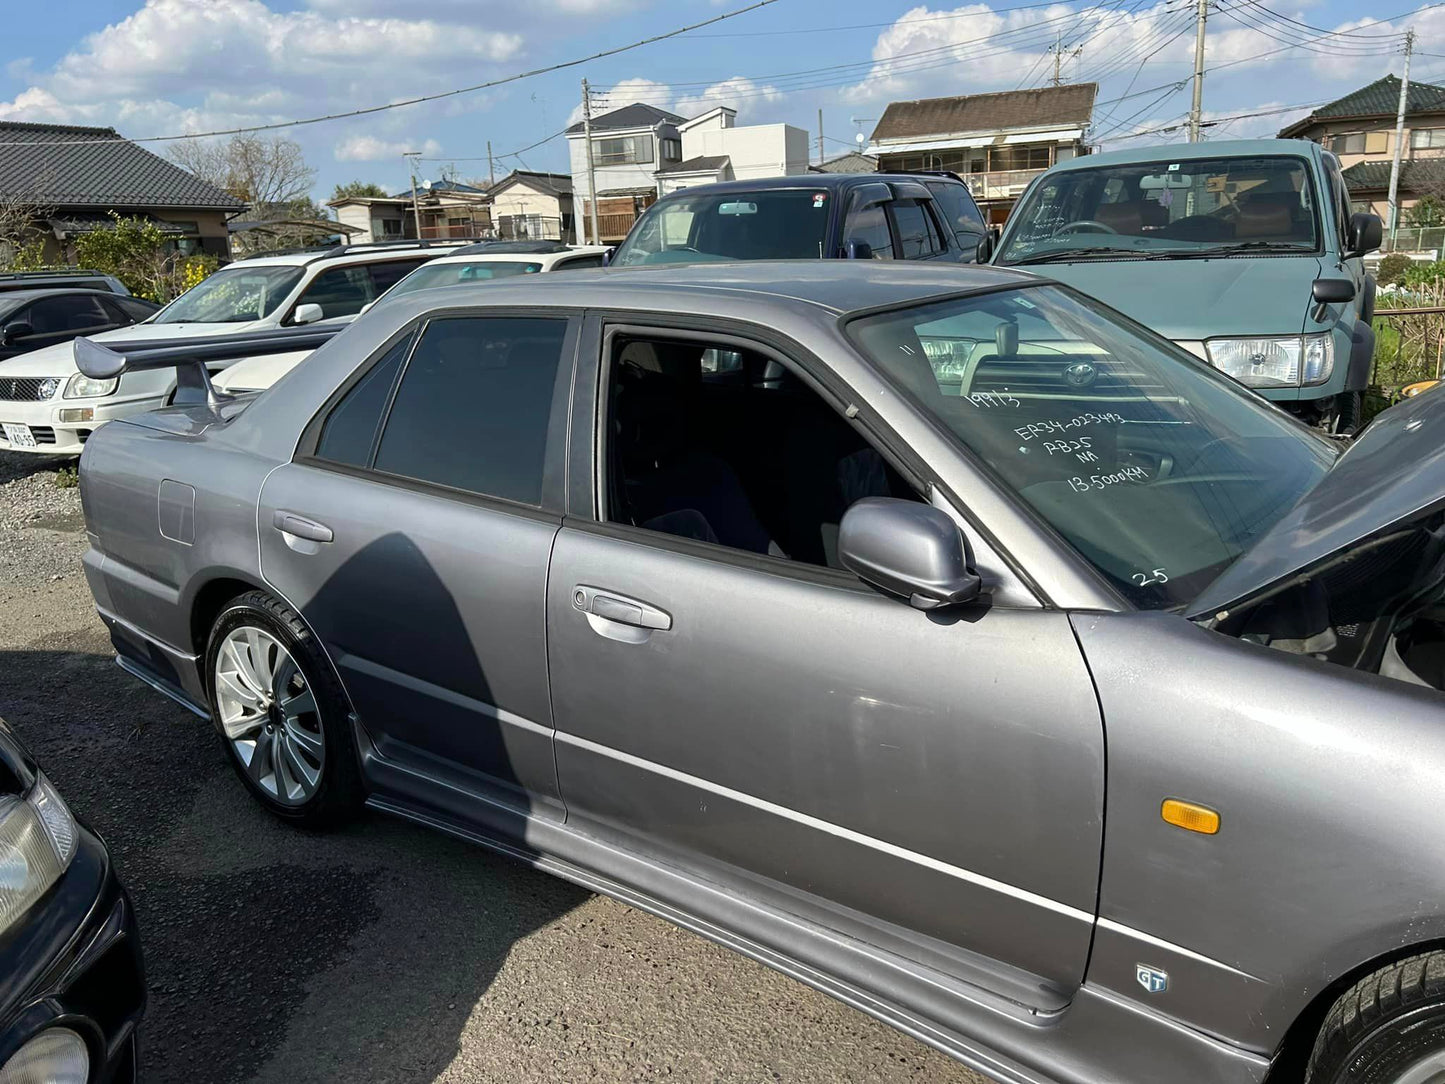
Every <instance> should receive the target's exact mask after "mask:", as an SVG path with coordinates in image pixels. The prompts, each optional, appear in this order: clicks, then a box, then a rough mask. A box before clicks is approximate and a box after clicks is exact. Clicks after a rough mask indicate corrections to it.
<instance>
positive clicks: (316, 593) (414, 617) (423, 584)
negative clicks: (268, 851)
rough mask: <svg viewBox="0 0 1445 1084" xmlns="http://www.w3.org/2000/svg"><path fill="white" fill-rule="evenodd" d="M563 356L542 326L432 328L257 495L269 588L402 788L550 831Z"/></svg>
mask: <svg viewBox="0 0 1445 1084" xmlns="http://www.w3.org/2000/svg"><path fill="white" fill-rule="evenodd" d="M575 341H576V323H575V320H574V319H572V318H569V316H568V315H567V314H565V313H559V312H556V311H551V312H536V311H528V312H513V313H500V312H498V311H496V310H489V311H487V312H485V313H484V314H483V313H479V312H477V311H476V310H472V311H470V312H468V311H465V310H463V311H459V312H456V313H454V314H451V315H447V316H444V317H435V318H432V319H430V320H428V321H426V322H425V323H424V324H422V325H421V326H419V327H415V328H413V329H411V330H409V331H408V332H406V333H405V334H403V335H402V336H400V337H399V338H397V339H395V340H394V341H393V342H392V343H390V344H389V345H388V346H387V347H386V348H384V349H383V350H381V351H380V352H379V353H378V354H377V355H376V356H375V357H374V358H372V359H371V360H370V361H369V362H368V363H366V364H365V365H363V366H362V367H361V368H360V369H358V371H357V373H356V374H354V376H353V378H352V379H351V380H350V381H349V382H348V383H347V384H346V385H344V386H343V387H342V388H341V389H340V390H339V391H338V393H337V395H336V396H334V397H333V400H332V401H331V402H330V403H329V404H328V405H327V407H326V408H324V409H323V410H322V411H321V412H320V413H319V414H318V415H317V417H316V419H314V420H313V422H312V425H311V427H310V429H309V430H308V432H307V433H306V434H305V436H304V437H303V440H302V444H301V448H300V451H299V453H298V455H297V457H296V458H295V460H294V461H293V462H291V463H288V464H286V465H284V466H282V467H280V468H279V469H277V470H276V471H274V472H273V473H272V474H271V475H270V476H269V477H268V478H267V481H266V484H265V487H264V489H263V491H262V494H261V502H260V524H259V526H260V533H261V562H262V569H263V572H264V574H265V577H266V579H267V581H268V582H269V583H271V584H272V585H274V586H275V588H276V589H277V590H278V591H279V592H280V594H281V595H282V597H283V598H285V599H286V600H287V601H289V602H290V603H291V605H292V606H293V607H295V608H297V609H298V610H299V611H300V613H301V614H302V615H303V616H304V617H305V618H306V620H307V622H308V623H309V624H310V626H311V628H312V629H313V630H314V632H315V633H316V635H317V636H318V637H319V638H320V640H321V642H322V643H323V644H324V645H325V648H326V650H327V652H328V654H329V655H330V657H331V659H332V661H333V662H334V663H335V665H336V668H337V670H338V672H339V674H340V677H341V680H342V683H343V684H344V685H345V687H346V690H347V692H348V693H349V694H350V697H351V701H352V705H353V706H354V708H355V710H356V713H357V715H358V717H359V720H360V723H361V725H362V727H363V728H364V730H365V732H366V734H367V735H368V736H369V738H370V740H371V742H372V744H373V746H374V749H375V752H376V753H377V754H378V755H379V758H380V765H381V768H382V769H390V770H391V771H392V772H393V773H394V776H393V777H388V782H389V783H390V784H391V785H393V786H395V787H398V788H400V789H403V790H406V789H408V788H414V789H417V790H418V792H419V793H420V794H423V795H429V796H432V797H433V798H435V796H436V795H438V794H443V793H445V792H446V791H447V789H448V788H450V789H452V790H459V791H462V792H464V793H467V794H471V795H476V796H480V797H481V798H482V799H483V800H484V802H485V803H487V804H488V805H489V806H490V807H492V808H502V809H508V810H512V811H515V812H521V813H526V812H531V813H533V814H536V815H539V816H544V817H559V816H560V806H559V805H558V803H557V788H556V778H555V771H554V766H553V761H552V737H551V732H552V721H551V707H550V703H549V697H548V689H547V657H546V655H547V652H546V629H545V619H544V600H545V596H546V584H547V563H548V559H549V557H550V555H551V550H552V540H553V538H554V536H555V535H556V533H557V529H558V526H559V524H560V522H561V516H560V507H561V492H562V489H561V481H560V479H561V476H562V450H563V447H564V445H565V433H564V432H563V428H562V424H561V421H560V419H561V418H563V417H565V407H566V396H565V392H566V389H567V386H568V381H569V379H570V375H571V368H572V361H573V355H574V353H575ZM558 389H561V392H562V394H560V395H559V394H558ZM559 411H560V412H561V413H559ZM418 780H441V781H444V782H445V784H446V786H445V787H443V788H440V789H438V788H436V787H434V786H427V787H420V788H418V786H417V781H418Z"/></svg>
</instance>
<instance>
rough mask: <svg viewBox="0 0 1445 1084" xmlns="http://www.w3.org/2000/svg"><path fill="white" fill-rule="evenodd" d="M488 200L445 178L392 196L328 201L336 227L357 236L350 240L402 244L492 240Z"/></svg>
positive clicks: (480, 192) (480, 191)
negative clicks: (483, 238)
mask: <svg viewBox="0 0 1445 1084" xmlns="http://www.w3.org/2000/svg"><path fill="white" fill-rule="evenodd" d="M491 202H492V197H491V195H490V194H489V193H488V192H487V190H486V189H485V188H478V187H476V186H475V185H470V184H463V183H462V182H461V181H452V180H447V179H445V178H443V179H441V180H437V181H421V182H419V183H418V184H417V186H416V190H415V192H414V193H413V190H412V189H410V188H408V189H407V190H406V191H404V192H398V193H397V194H396V195H394V196H347V197H346V198H345V199H334V200H329V201H327V204H326V206H328V207H331V208H333V209H334V210H335V211H336V217H337V219H338V221H340V222H341V224H342V225H344V226H349V227H352V228H353V229H354V230H355V231H356V232H354V233H352V234H351V240H352V241H353V242H355V243H358V244H362V243H365V242H368V241H400V240H403V239H414V238H417V237H421V238H422V239H424V240H435V239H437V238H467V237H490V236H492V212H491Z"/></svg>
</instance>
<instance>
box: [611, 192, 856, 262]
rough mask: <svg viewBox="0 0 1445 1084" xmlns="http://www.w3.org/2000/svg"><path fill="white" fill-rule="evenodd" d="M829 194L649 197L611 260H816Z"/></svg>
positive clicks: (819, 250) (818, 255)
mask: <svg viewBox="0 0 1445 1084" xmlns="http://www.w3.org/2000/svg"><path fill="white" fill-rule="evenodd" d="M831 202H832V197H831V195H830V194H829V193H827V192H822V191H817V190H814V189H796V188H777V189H762V190H759V191H755V192H747V191H742V192H737V191H733V192H728V193H726V194H719V193H712V194H705V195H696V196H694V195H689V194H688V193H686V192H684V193H682V194H681V195H677V196H670V197H668V198H667V199H664V200H661V201H659V202H657V203H654V204H653V205H652V207H651V208H649V209H648V211H647V213H646V214H645V215H643V216H642V218H641V219H640V220H639V221H638V223H637V225H636V226H634V227H633V229H632V231H631V232H630V233H629V234H628V235H627V238H626V240H624V241H623V242H622V244H621V245H620V246H619V247H618V249H617V254H616V256H615V257H614V258H613V260H612V262H613V264H614V265H616V266H618V267H627V266H629V265H633V264H655V263H698V262H702V261H708V260H807V259H812V260H816V259H818V258H819V257H820V256H822V255H823V240H824V238H825V237H826V235H827V232H828V215H829V208H830V206H831Z"/></svg>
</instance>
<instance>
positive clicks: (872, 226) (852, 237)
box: [843, 203, 893, 260]
mask: <svg viewBox="0 0 1445 1084" xmlns="http://www.w3.org/2000/svg"><path fill="white" fill-rule="evenodd" d="M850 241H856V242H861V243H862V244H865V245H867V246H868V247H869V248H870V249H871V250H872V258H873V259H875V260H891V259H893V234H892V233H891V232H890V231H889V228H888V212H887V211H886V210H885V207H884V204H881V203H875V204H873V205H872V206H869V207H864V208H863V209H862V210H854V211H852V212H851V213H850V214H849V215H848V225H847V228H846V229H845V230H844V231H843V243H844V244H845V245H847V244H848V243H849V242H850Z"/></svg>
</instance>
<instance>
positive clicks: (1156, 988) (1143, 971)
mask: <svg viewBox="0 0 1445 1084" xmlns="http://www.w3.org/2000/svg"><path fill="white" fill-rule="evenodd" d="M1134 977H1135V978H1136V979H1138V980H1139V985H1140V986H1142V987H1144V989H1146V990H1148V991H1149V992H1150V993H1151V994H1162V993H1163V992H1164V991H1165V990H1167V989H1169V976H1168V975H1167V974H1165V973H1164V972H1163V971H1160V970H1159V969H1158V968H1154V967H1145V966H1144V965H1143V964H1135V965H1134Z"/></svg>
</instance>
